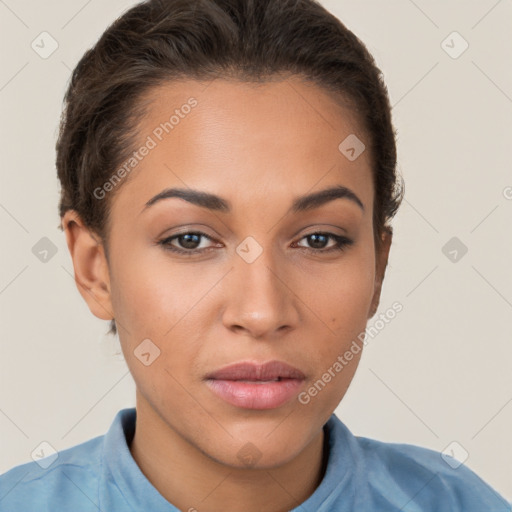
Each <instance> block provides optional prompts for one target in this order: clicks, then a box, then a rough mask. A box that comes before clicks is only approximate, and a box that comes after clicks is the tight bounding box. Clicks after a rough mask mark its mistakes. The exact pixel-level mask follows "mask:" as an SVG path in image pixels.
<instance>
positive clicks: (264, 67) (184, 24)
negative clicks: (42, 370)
mask: <svg viewBox="0 0 512 512" xmlns="http://www.w3.org/2000/svg"><path fill="white" fill-rule="evenodd" d="M294 75H295V76H298V77H301V78H303V79H306V80H308V81H311V82H313V83H314V84H317V85H318V86H320V87H321V88H323V89H324V90H325V91H326V92H328V93H330V94H331V96H333V97H334V98H337V99H338V100H339V102H340V103H343V104H344V105H347V104H350V105H351V106H352V107H353V108H354V109H355V111H356V112H357V116H358V120H359V122H360V123H361V126H362V129H363V130H364V132H365V134H366V137H367V139H365V144H366V146H367V148H368V149H369V150H370V151H371V155H372V159H371V160H372V172H373V181H374V188H375V199H374V205H373V207H374V210H373V226H374V235H375V242H376V247H378V246H379V245H380V242H381V235H382V234H383V232H384V231H386V230H387V231H391V226H390V225H389V222H390V220H391V219H392V217H393V216H394V215H395V213H396V211H397V209H398V207H399V205H400V202H401V200H402V196H403V186H402V182H401V179H400V181H399V176H398V175H397V172H396V143H395V133H394V130H393V125H392V121H391V107H390V103H389V99H388V93H387V89H386V86H385V84H384V81H383V79H382V74H381V72H380V70H379V69H378V68H377V66H376V64H375V61H374V59H373V57H372V56H371V54H370V53H369V52H368V50H367V49H366V47H365V46H364V44H363V43H362V42H361V41H360V40H359V39H358V38H357V37H356V36H355V35H354V34H353V33H352V32H351V31H350V30H348V29H347V28H346V27H345V26H344V25H343V23H342V22H341V21H340V20H338V19H337V18H336V17H335V16H334V15H332V14H330V13H329V12H328V11H327V10H326V9H325V8H324V7H322V6H321V5H320V4H319V3H318V2H317V1H315V0H147V1H145V2H142V3H139V4H137V5H135V6H134V7H132V8H131V9H129V10H128V11H126V12H125V13H124V14H123V15H122V16H121V17H120V18H118V19H117V20H116V21H115V22H113V23H112V24H111V25H110V26H109V27H108V28H107V30H106V31H105V32H104V33H103V35H102V36H101V38H100V39H99V41H98V42H97V43H96V44H95V46H94V47H93V48H91V49H89V50H88V51H87V52H86V53H85V54H84V56H83V57H82V59H81V60H80V61H79V63H78V64H77V66H76V68H75V69H74V71H73V74H72V77H71V81H70V84H69V87H68V89H67V91H66V95H65V98H64V109H63V113H62V118H61V124H60V133H59V138H58V141H57V145H56V150H57V160H56V164H57V173H58V177H59V180H60V183H61V187H62V188H61V198H60V202H59V214H60V216H61V217H62V216H63V215H64V214H65V213H66V211H68V210H70V209H73V210H76V212H77V213H78V214H79V215H80V217H81V219H82V220H83V222H84V224H85V225H86V226H87V227H89V228H90V229H91V230H93V231H95V232H96V233H97V234H98V235H99V236H100V237H101V238H102V239H103V240H104V242H105V249H106V250H107V247H108V232H109V230H108V225H109V218H110V216H109V212H110V206H111V204H112V199H113V197H114V195H115V193H117V192H118V191H119V189H120V187H121V186H122V184H120V185H118V186H117V187H115V189H114V190H113V191H112V192H111V193H109V194H108V196H107V197H106V198H101V199H99V198H98V196H97V195H96V194H94V191H95V190H97V189H98V188H99V187H102V186H103V185H104V184H105V183H106V182H107V181H108V180H109V179H111V177H112V175H113V174H114V172H115V171H116V169H117V167H118V166H119V165H121V163H122V162H124V161H126V159H127V158H129V156H130V154H131V153H133V151H134V149H135V148H134V143H135V140H136V136H137V123H138V121H140V119H141V116H142V115H143V114H144V111H145V109H144V106H145V104H144V102H143V101H141V100H142V99H143V98H144V95H145V94H146V93H148V92H150V91H151V89H153V88H154V87H156V86H158V85H163V84H164V83H168V82H172V81H173V80H178V79H196V80H211V79H214V78H228V79H236V80H242V81H247V82H250V81H257V82H265V81H266V80H272V79H275V78H276V76H277V77H279V76H282V77H286V76H294ZM340 142H341V140H340ZM107 254H108V252H107ZM110 332H114V333H115V332H116V328H115V322H114V320H112V322H111V331H110Z"/></svg>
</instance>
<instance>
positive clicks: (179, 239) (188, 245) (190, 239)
mask: <svg viewBox="0 0 512 512" xmlns="http://www.w3.org/2000/svg"><path fill="white" fill-rule="evenodd" d="M202 238H204V239H207V240H210V241H213V238H211V237H209V236H208V235H206V234H205V233H201V232H200V231H190V232H186V233H180V234H178V235H173V236H170V237H168V238H164V239H163V240H161V241H160V242H158V243H159V244H160V245H162V246H163V247H164V249H166V250H167V251H172V252H175V253H179V254H183V255H186V256H193V255H194V254H197V253H201V252H204V251H206V250H209V249H213V247H201V239H202ZM174 241H176V243H179V244H180V245H181V248H180V247H177V246H176V245H173V243H172V242H174Z"/></svg>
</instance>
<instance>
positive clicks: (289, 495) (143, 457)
mask: <svg viewBox="0 0 512 512" xmlns="http://www.w3.org/2000/svg"><path fill="white" fill-rule="evenodd" d="M130 452H131V454H132V456H133V458H134V460H135V462H136V463H137V465H138V466H139V468H140V469H141V471H142V472H143V473H144V475H145V476H146V478H147V479H148V480H149V481H150V482H151V483H152V485H153V486H154V487H155V488H156V489H157V490H158V492H159V493H160V494H161V495H162V496H163V497H164V498H165V499H166V500H167V501H169V502H170V503H172V504H173V505H174V506H175V507H177V508H178V509H180V510H185V511H188V512H194V511H199V512H221V511H222V512H235V511H240V510H244V511H245V512H253V511H254V512H256V511H265V512H281V511H282V512H285V511H289V510H291V509H293V508H295V507H298V506H299V505H300V504H301V503H303V502H304V501H305V500H306V499H307V498H308V497H309V496H311V494H313V492H314V491H315V489H316V488H317V487H318V485H319V484H320V482H321V480H322V478H323V475H324V472H325V465H326V456H324V431H323V429H320V432H318V435H316V436H315V437H314V439H313V440H312V441H311V442H310V443H309V444H308V445H307V446H306V447H305V449H304V450H303V451H302V452H300V453H299V455H298V456H297V457H295V458H294V459H292V460H290V461H289V462H287V463H285V464H283V465H280V466H277V467H273V468H270V469H258V468H242V469H240V468H237V467H233V466H227V465H224V464H222V463H219V462H218V461H216V460H214V459H212V458H211V457H209V456H208V455H207V454H205V453H204V452H202V451H200V450H198V449H197V448H196V447H195V446H193V445H192V444H190V443H189V442H188V441H187V440H186V439H184V438H183V437H182V436H181V435H180V434H179V433H178V432H176V431H175V430H174V429H172V428H171V427H170V426H169V425H168V424H167V423H165V422H164V421H163V420H162V418H161V417H160V416H159V415H158V414H157V413H156V412H155V411H154V410H153V409H152V408H151V406H150V405H149V404H148V403H147V402H145V401H144V400H141V399H140V398H139V395H138V394H137V424H136V429H135V434H134V437H133V440H132V442H131V444H130Z"/></svg>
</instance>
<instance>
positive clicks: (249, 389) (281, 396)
mask: <svg viewBox="0 0 512 512" xmlns="http://www.w3.org/2000/svg"><path fill="white" fill-rule="evenodd" d="M305 379H306V376H305V375H304V373H303V372H301V371H300V370H299V369H298V368H295V367H293V366H291V365H289V364H287V363H284V362H283V361H270V362H268V363H265V364H257V363H251V362H242V363H235V364H233V365H229V366H226V367H224V368H221V369H220V370H217V371H215V372H213V373H210V374H208V375H207V376H206V377H205V381H206V385H207V386H208V387H209V389H210V390H211V391H212V392H213V393H214V394H215V395H217V396H218V397H219V398H221V399H223V400H224V401H226V402H227V403H229V404H231V405H234V406H235V407H240V408H243V409H275V408H277V407H280V406H282V405H284V404H285V403H287V402H288V401H289V400H291V398H293V396H295V395H296V394H297V393H298V391H299V389H300V388H301V387H302V385H303V383H304V381H305Z"/></svg>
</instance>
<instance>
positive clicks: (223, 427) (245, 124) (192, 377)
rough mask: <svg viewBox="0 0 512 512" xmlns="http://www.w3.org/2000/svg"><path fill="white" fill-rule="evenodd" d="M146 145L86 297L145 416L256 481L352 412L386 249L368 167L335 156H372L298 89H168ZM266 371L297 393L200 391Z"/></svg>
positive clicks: (156, 101) (332, 107)
mask: <svg viewBox="0 0 512 512" xmlns="http://www.w3.org/2000/svg"><path fill="white" fill-rule="evenodd" d="M191 98H193V99H191ZM186 104H188V105H190V108H188V107H183V105H186ZM176 109H177V110H178V111H179V112H178V113H176V117H175V118H174V119H173V120H172V123H173V125H172V129H171V128H169V125H165V124H164V125H163V126H166V128H167V130H168V132H167V131H166V130H165V129H163V128H162V124H161V123H165V122H166V121H169V118H170V116H171V115H173V114H175V110H176ZM178 118H179V120H178V121H177V119H178ZM158 128H160V129H158ZM138 133H139V135H140V146H143V145H144V144H146V147H149V148H150V149H149V150H148V151H144V150H142V151H140V152H139V157H141V158H140V160H138V162H137V164H136V166H134V167H133V169H132V170H131V171H130V174H129V175H128V176H126V177H124V178H123V179H124V180H125V181H124V183H121V184H120V185H117V186H119V187H120V188H119V190H118V191H115V196H113V200H112V210H111V214H110V233H109V236H110V238H109V261H108V266H107V263H106V262H105V261H104V260H102V265H99V266H98V268H104V269H106V274H105V284H104V285H101V286H98V290H97V293H96V294H95V299H94V300H92V298H91V295H90V294H84V297H85V298H86V300H87V301H88V302H89V304H90V306H91V310H92V311H93V312H94V313H95V314H96V315H97V316H100V317H101V318H111V316H109V315H108V314H106V313H105V311H110V312H112V316H113V317H115V319H116V324H117V328H118V332H119V337H120V341H121V345H122V348H123V353H124V356H125V358H126V362H127V364H128V366H129V369H130V371H131V373H132V375H133V378H134V380H135V382H136V386H137V392H138V400H139V399H140V400H141V401H143V402H144V404H145V407H146V408H147V409H148V410H151V411H153V412H154V413H155V416H158V417H159V419H160V421H161V424H162V425H164V426H165V428H168V429H170V431H172V432H174V433H176V434H177V435H179V436H180V437H182V438H183V439H185V440H187V441H188V442H189V443H190V445H191V446H193V447H195V448H197V449H198V450H200V451H202V452H203V453H204V454H207V455H208V456H209V457H211V458H213V459H214V460H216V461H219V462H221V463H223V464H226V465H231V466H237V467H239V466H241V465H243V464H244V462H243V460H242V458H243V457H241V453H242V452H243V449H244V447H245V449H247V447H248V446H252V448H251V449H252V450H254V451H257V453H258V456H257V461H256V466H257V467H262V468H263V467H274V466H277V465H278V464H282V463H284V462H286V461H289V460H291V459H292V458H293V457H294V456H297V455H298V454H299V452H301V450H303V449H304V448H305V447H306V446H307V445H308V444H309V443H311V442H312V440H313V439H314V438H315V436H318V435H319V433H320V432H321V429H322V426H323V425H324V423H325V422H326V421H327V419H328V418H329V416H330V415H331V414H332V412H333V411H334V409H335V408H336V407H337V405H338V403H339V402H340V400H341V399H342V397H343V395H344V394H345V392H346V390H347V387H348V386H349V383H350V381H351V380H352V377H353V375H354V372H355V370H356V367H357V364H358V362H359V358H360V356H361V351H360V350H359V351H357V350H355V349H354V340H357V338H358V335H359V334H360V333H361V332H363V331H364V329H365V326H366V322H367V320H368V318H369V317H370V316H372V315H373V313H374V309H375V307H376V305H377V303H378V296H379V293H380V281H381V279H382V277H383V271H384V268H385V263H386V260H387V251H388V250H389V245H387V246H386V244H384V249H383V251H381V252H376V250H375V246H374V234H373V225H372V214H373V209H372V205H373V199H374V188H373V180H372V173H371V161H370V155H369V150H365V151H364V152H363V153H362V154H361V155H360V156H359V157H358V158H357V159H355V160H353V161H351V160H349V159H348V158H347V157H346V156H345V155H344V154H342V153H341V152H340V150H339V149H338V147H339V145H340V143H341V142H342V141H343V140H344V139H345V138H346V137H348V136H349V135H351V134H355V135H356V136H357V137H358V138H359V139H361V140H362V141H363V142H364V143H365V144H366V146H367V147H369V141H367V140H366V138H365V137H366V136H365V134H364V133H363V131H362V130H361V127H360V126H359V124H358V120H357V118H356V117H355V116H354V114H353V112H352V111H351V110H349V109H348V108H345V107H342V106H340V105H338V104H337V103H335V102H334V101H333V99H332V98H331V97H329V96H327V95H326V94H324V92H323V91H322V90H321V89H319V88H318V87H316V86H313V85H307V84H305V83H303V82H301V81H299V80H298V79H289V80H286V81H275V82H269V83H265V84H259V85H251V84H247V83H238V82H232V81H225V80H215V81H213V82H212V83H210V84H209V85H208V84H205V83H198V82H193V81H189V82H182V83H179V84H176V83H172V84H169V85H165V86H161V87H159V88H158V89H155V90H153V91H152V92H151V104H150V107H149V109H148V113H147V116H146V117H145V119H144V120H143V121H141V124H140V126H139V131H138ZM148 137H149V138H148ZM150 139H151V140H152V142H151V141H150ZM142 153H144V156H142ZM175 188H177V189H182V190H183V191H185V192H187V193H188V194H189V197H188V200H187V199H186V198H185V197H184V195H183V194H181V196H180V195H179V194H178V195H176V194H175V193H174V194H173V193H170V192H169V189H175ZM326 189H333V190H336V191H335V192H333V193H331V195H325V194H324V195H323V196H322V195H320V196H319V197H317V198H316V200H315V199H314V198H313V199H311V200H310V201H307V200H305V199H304V198H305V197H307V196H310V195H313V194H318V193H319V192H321V191H324V190H326ZM163 191H167V193H166V194H161V193H162V192H163ZM192 191H194V192H200V193H202V194H203V196H202V198H203V201H202V202H200V201H199V199H200V198H201V196H200V197H199V199H197V197H196V199H194V198H193V197H192V194H191V193H192ZM204 194H211V195H215V196H218V198H219V199H215V198H213V199H212V198H209V200H207V201H205V200H204V198H205V197H206V196H205V195H204ZM299 198H302V199H303V200H302V201H300V200H299ZM107 199H108V197H107V198H105V200H107ZM75 268H76V267H75ZM100 288H101V289H100ZM98 304H101V307H99V306H98ZM144 340H145V341H144ZM148 340H149V341H148ZM141 343H142V344H141ZM360 345H361V343H359V346H360ZM351 347H352V350H351V351H352V355H353V356H352V358H351V360H350V361H348V360H347V359H346V358H344V357H343V356H344V354H345V353H346V352H347V351H350V349H351ZM340 356H341V357H342V358H343V361H344V363H343V364H342V363H341V362H340V359H339V357H340ZM269 361H280V362H283V363H286V364H287V365H290V366H291V367H293V368H295V369H297V370H298V371H299V372H300V374H301V375H302V377H300V378H299V377H298V375H299V374H298V373H297V374H296V375H295V378H294V379H292V378H289V379H284V380H281V382H277V383H276V382H274V383H270V382H267V383H262V382H258V383H256V382H245V383H241V382H240V381H238V382H237V383H235V384H234V385H232V386H231V387H230V384H229V382H231V383H232V381H229V379H228V380H225V379H222V378H219V379H217V380H216V382H214V383H213V385H212V382H213V381H212V380H209V379H207V376H209V375H211V374H212V373H214V372H217V371H218V370H220V369H222V368H224V367H226V366H228V365H232V364H233V363H239V362H244V363H253V364H256V365H258V364H263V363H266V362H269ZM337 362H338V364H336V363H337ZM340 365H341V367H342V368H341V370H340ZM327 374H328V375H327ZM326 375H327V376H326ZM242 377H243V376H242ZM260 377H261V375H260ZM329 377H330V378H329ZM261 378H263V377H261ZM244 380H251V379H244ZM252 380H254V379H252ZM263 380H265V378H263ZM319 380H321V382H322V383H323V384H322V383H319V382H318V381H319ZM315 383H316V387H315ZM258 386H261V387H260V388H258ZM257 388H258V389H257ZM315 390H316V392H315ZM248 443H251V445H248ZM254 447H256V448H254Z"/></svg>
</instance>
